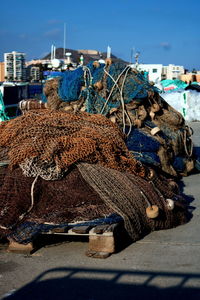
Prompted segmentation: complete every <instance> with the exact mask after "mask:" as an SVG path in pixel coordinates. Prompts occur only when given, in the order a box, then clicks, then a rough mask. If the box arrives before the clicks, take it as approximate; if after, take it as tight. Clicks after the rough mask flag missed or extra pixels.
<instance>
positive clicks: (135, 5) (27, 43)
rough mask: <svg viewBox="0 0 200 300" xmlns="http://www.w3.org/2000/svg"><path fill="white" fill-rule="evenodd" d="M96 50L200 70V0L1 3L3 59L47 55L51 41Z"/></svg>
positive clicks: (0, 52)
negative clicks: (12, 55) (10, 55)
mask: <svg viewBox="0 0 200 300" xmlns="http://www.w3.org/2000/svg"><path fill="white" fill-rule="evenodd" d="M64 23H66V48H70V49H96V50H99V51H106V49H107V45H110V47H111V49H112V53H113V54H114V55H116V56H118V57H120V58H122V59H124V60H127V61H130V57H131V49H133V48H134V49H135V50H136V51H139V52H140V57H139V62H141V63H162V64H164V65H168V64H169V63H172V64H177V65H183V66H184V67H185V68H188V69H190V70H191V69H193V68H195V69H198V70H200V0H190V1H186V0H165V1H162V0H160V1H158V0H143V1H140V0H137V1H135V0H110V1H109V0H101V1H96V0H93V1H91V0H85V1H80V0H74V1H73V0H71V1H69V0H55V1H51V0H48V1H47V0H34V1H32V0H17V1H16V0H9V1H5V0H4V1H3V2H2V3H1V18H0V61H3V53H4V52H10V51H14V50H15V51H22V52H25V53H26V54H27V60H30V59H33V58H42V57H43V56H44V55H45V54H47V53H48V52H50V48H51V44H52V43H54V44H55V45H56V47H63V35H64Z"/></svg>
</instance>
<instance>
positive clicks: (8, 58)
mask: <svg viewBox="0 0 200 300" xmlns="http://www.w3.org/2000/svg"><path fill="white" fill-rule="evenodd" d="M4 63H5V81H18V82H19V81H25V80H26V66H25V53H20V52H16V51H12V52H10V53H4Z"/></svg>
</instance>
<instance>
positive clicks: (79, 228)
mask: <svg viewBox="0 0 200 300" xmlns="http://www.w3.org/2000/svg"><path fill="white" fill-rule="evenodd" d="M91 228H92V226H75V227H73V228H72V229H71V231H72V232H74V233H77V234H86V233H88V232H89V231H90V229H91Z"/></svg>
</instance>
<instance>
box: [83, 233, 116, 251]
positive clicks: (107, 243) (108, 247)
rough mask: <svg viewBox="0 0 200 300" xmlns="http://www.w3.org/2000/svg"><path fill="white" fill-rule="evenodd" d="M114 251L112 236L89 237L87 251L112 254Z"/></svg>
mask: <svg viewBox="0 0 200 300" xmlns="http://www.w3.org/2000/svg"><path fill="white" fill-rule="evenodd" d="M115 249H116V247H115V238H114V236H106V235H89V245H88V250H89V251H94V252H106V253H114V252H115Z"/></svg>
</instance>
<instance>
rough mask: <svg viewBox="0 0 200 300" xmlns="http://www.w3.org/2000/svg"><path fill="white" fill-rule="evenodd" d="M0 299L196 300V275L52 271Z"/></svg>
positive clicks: (199, 285)
mask: <svg viewBox="0 0 200 300" xmlns="http://www.w3.org/2000/svg"><path fill="white" fill-rule="evenodd" d="M2 299H7V300H8V299H10V300H12V299H13V300H14V299H15V300H25V299H26V300H66V299H69V300H108V299H109V300H112V299H113V300H114V299H116V300H121V299H123V300H128V299H148V300H149V299H153V300H156V299H159V300H162V299H166V300H169V299H170V300H172V299H181V300H185V299H187V300H188V299H190V300H199V299H200V274H190V273H178V272H177V273H170V272H154V271H153V272H149V271H126V270H99V269H88V268H82V269H81V268H80V269H79V268H54V269H49V270H48V271H46V272H43V273H41V274H40V275H39V276H38V277H36V278H35V280H33V281H32V282H30V283H29V284H27V285H26V286H24V287H22V288H21V289H19V290H18V291H16V292H15V293H13V294H12V295H10V296H7V297H6V296H5V297H4V298H2Z"/></svg>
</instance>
